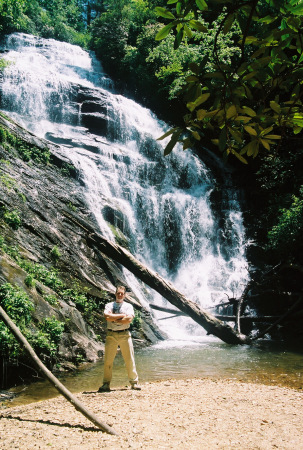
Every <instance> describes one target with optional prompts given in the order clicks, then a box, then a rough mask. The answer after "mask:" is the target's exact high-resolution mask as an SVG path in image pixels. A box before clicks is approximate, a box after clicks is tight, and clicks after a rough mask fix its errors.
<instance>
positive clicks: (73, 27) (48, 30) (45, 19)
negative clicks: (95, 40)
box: [0, 0, 88, 46]
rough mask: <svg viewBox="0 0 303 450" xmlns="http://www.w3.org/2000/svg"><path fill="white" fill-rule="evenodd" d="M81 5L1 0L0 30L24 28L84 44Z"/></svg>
mask: <svg viewBox="0 0 303 450" xmlns="http://www.w3.org/2000/svg"><path fill="white" fill-rule="evenodd" d="M83 7H84V5H83V2H79V1H78V0H65V1H63V0H52V1H45V0H2V1H1V2H0V31H2V32H4V33H10V32H13V31H23V32H27V33H31V34H38V35H40V36H43V37H46V38H54V39H58V40H61V41H67V42H71V43H74V44H78V45H82V46H86V45H87V42H88V34H87V32H86V24H85V20H84V17H83Z"/></svg>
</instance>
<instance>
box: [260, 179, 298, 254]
mask: <svg viewBox="0 0 303 450" xmlns="http://www.w3.org/2000/svg"><path fill="white" fill-rule="evenodd" d="M292 200H293V202H292V204H291V205H290V207H289V209H286V208H284V209H282V210H280V217H279V219H278V224H277V225H275V226H273V227H272V229H271V230H270V231H269V232H268V241H269V245H268V248H269V249H275V250H276V251H277V252H278V253H280V254H281V255H282V256H287V255H290V254H291V253H292V252H295V251H296V250H298V249H299V248H301V247H302V243H301V238H302V234H303V186H302V187H301V189H300V194H299V197H296V196H293V198H292Z"/></svg>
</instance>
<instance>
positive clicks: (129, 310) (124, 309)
mask: <svg viewBox="0 0 303 450" xmlns="http://www.w3.org/2000/svg"><path fill="white" fill-rule="evenodd" d="M113 313H114V314H126V315H127V316H133V317H134V316H135V313H134V308H133V305H131V304H130V303H127V302H124V301H123V302H121V303H118V302H111V303H107V305H105V309H104V314H113ZM128 328H129V323H118V322H107V329H108V330H111V331H118V330H127V329H128Z"/></svg>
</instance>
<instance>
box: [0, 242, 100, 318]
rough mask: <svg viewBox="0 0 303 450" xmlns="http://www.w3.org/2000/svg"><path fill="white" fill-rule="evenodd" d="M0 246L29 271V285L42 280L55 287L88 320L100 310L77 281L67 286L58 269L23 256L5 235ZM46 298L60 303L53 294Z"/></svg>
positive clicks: (50, 301)
mask: <svg viewBox="0 0 303 450" xmlns="http://www.w3.org/2000/svg"><path fill="white" fill-rule="evenodd" d="M0 248H1V249H2V250H3V251H4V252H5V253H7V254H8V255H9V256H10V257H11V258H13V259H14V260H15V261H16V262H17V264H18V265H19V266H20V267H21V268H22V269H23V270H25V271H26V272H27V274H28V275H27V277H26V279H27V282H28V283H29V284H28V286H29V287H33V285H34V283H35V280H37V281H40V282H41V283H42V284H44V285H45V286H48V287H50V288H51V289H53V290H54V291H55V292H56V294H57V295H58V297H59V298H61V299H62V300H64V301H65V302H72V303H74V304H75V305H76V307H77V308H78V309H79V310H80V311H82V312H83V313H84V315H85V318H86V319H87V320H88V322H90V321H91V320H92V313H93V312H94V311H96V310H98V305H97V303H96V302H95V300H94V299H93V298H92V297H91V296H90V295H88V294H87V291H86V290H85V289H84V290H83V288H81V286H80V285H79V284H78V283H77V282H74V284H73V286H72V287H71V288H69V287H67V286H66V285H65V283H63V281H62V280H61V279H60V276H59V270H58V269H54V268H51V269H47V268H46V267H44V266H42V265H41V264H37V263H33V262H32V261H29V260H27V259H24V258H22V257H21V255H20V252H19V249H18V248H17V247H10V246H8V245H6V244H5V242H4V238H3V236H0ZM103 298H104V299H107V294H106V292H103ZM45 300H46V301H48V302H49V303H50V304H52V305H53V306H56V305H57V304H58V299H57V298H56V297H55V296H53V295H47V296H45Z"/></svg>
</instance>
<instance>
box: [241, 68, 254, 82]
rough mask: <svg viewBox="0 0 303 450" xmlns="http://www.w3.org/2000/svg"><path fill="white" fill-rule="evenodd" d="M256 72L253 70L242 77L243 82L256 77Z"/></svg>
mask: <svg viewBox="0 0 303 450" xmlns="http://www.w3.org/2000/svg"><path fill="white" fill-rule="evenodd" d="M256 73H257V72H256V71H255V70H253V71H252V72H249V73H248V74H247V75H244V77H243V81H247V80H250V79H251V78H253V77H254V76H255V75H256Z"/></svg>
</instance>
